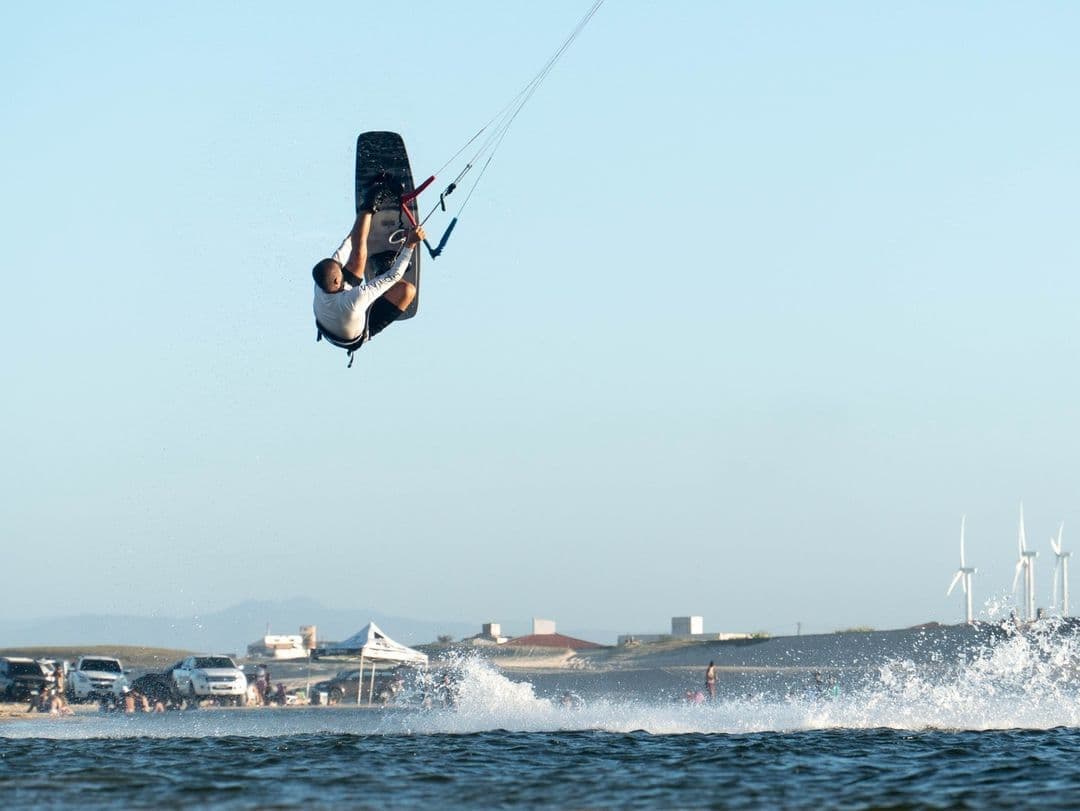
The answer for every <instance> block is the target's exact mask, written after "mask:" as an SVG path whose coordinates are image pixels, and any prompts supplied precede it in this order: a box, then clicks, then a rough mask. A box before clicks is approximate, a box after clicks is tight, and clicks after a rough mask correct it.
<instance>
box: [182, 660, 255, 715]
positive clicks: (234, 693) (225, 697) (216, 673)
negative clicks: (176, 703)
mask: <svg viewBox="0 0 1080 811" xmlns="http://www.w3.org/2000/svg"><path fill="white" fill-rule="evenodd" d="M172 677H173V681H174V682H176V690H177V692H178V693H179V694H180V695H181V696H183V697H184V698H187V699H189V700H191V701H195V702H197V701H199V700H200V699H203V698H214V699H216V700H218V701H219V702H221V703H230V704H236V705H237V706H240V705H243V704H245V703H247V676H245V675H244V671H242V670H241V669H240V668H238V667H237V666H236V663H235V662H234V661H233V660H232V659H230V658H229V657H228V656H189V657H188V658H187V659H185V660H184V661H182V662H181V663H180V664H179V665H178V666H177V667H175V668H173V671H172Z"/></svg>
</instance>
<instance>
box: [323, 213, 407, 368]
mask: <svg viewBox="0 0 1080 811" xmlns="http://www.w3.org/2000/svg"><path fill="white" fill-rule="evenodd" d="M372 213H373V212H372V211H371V210H369V209H367V210H362V211H361V212H360V213H359V214H357V215H356V222H355V223H354V224H353V227H352V230H351V231H350V232H349V234H348V236H346V237H345V240H344V241H343V242H342V243H341V247H339V248H338V249H337V250H336V251H335V252H334V255H333V256H332V257H331V258H329V259H323V260H322V261H321V262H319V263H318V264H317V265H315V267H314V268H312V270H311V276H312V278H313V279H314V280H315V303H314V309H315V323H316V324H317V326H318V329H319V334H320V337H325V338H326V339H327V340H329V341H330V342H331V343H333V344H335V345H337V346H341V347H343V348H346V349H350V351H352V350H355V349H356V348H359V347H360V346H361V345H362V344H363V343H364V342H365V341H366V340H368V339H369V338H371V337H372V336H373V335H377V334H378V333H380V332H382V331H383V330H384V329H386V327H388V326H389V325H390V324H391V323H392V322H393V321H395V320H396V319H397V318H399V317H400V316H401V315H402V313H404V312H405V311H406V310H407V309H408V308H409V305H410V304H412V301H413V299H414V298H416V286H415V285H413V284H411V283H410V282H406V281H403V280H402V277H403V276H404V275H405V271H406V269H407V268H408V267H409V260H410V259H411V258H412V254H413V249H414V248H415V247H416V245H417V244H419V243H420V242H421V241H422V240H423V239H424V229H423V228H419V227H418V228H410V229H408V232H407V234H406V237H405V244H404V245H403V246H402V248H401V250H400V251H398V252H397V255H396V256H394V257H393V259H392V261H391V262H390V266H389V267H388V268H386V269H385V270H384V271H383V272H381V273H379V274H378V275H377V276H375V277H374V278H373V279H371V280H370V281H363V279H364V266H365V265H366V264H367V259H368V250H367V239H368V232H369V231H370V230H371V217H372ZM375 258H376V259H380V258H381V257H380V256H379V255H376V256H375ZM350 279H352V280H353V281H350Z"/></svg>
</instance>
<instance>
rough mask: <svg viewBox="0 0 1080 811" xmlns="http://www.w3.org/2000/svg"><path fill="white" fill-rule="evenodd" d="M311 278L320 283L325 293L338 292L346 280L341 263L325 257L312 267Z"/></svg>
mask: <svg viewBox="0 0 1080 811" xmlns="http://www.w3.org/2000/svg"><path fill="white" fill-rule="evenodd" d="M311 278H313V279H314V280H315V284H317V285H319V287H320V288H321V289H322V291H323V292H324V293H337V292H338V291H339V290H341V289H342V284H343V282H344V281H345V279H344V276H342V273H341V265H339V264H338V263H337V262H335V261H334V260H333V259H323V260H322V261H321V262H319V264H317V265H316V266H315V267H313V268H312V269H311Z"/></svg>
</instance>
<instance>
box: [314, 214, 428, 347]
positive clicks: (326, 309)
mask: <svg viewBox="0 0 1080 811" xmlns="http://www.w3.org/2000/svg"><path fill="white" fill-rule="evenodd" d="M412 252H413V249H412V248H411V247H409V248H404V249H402V250H401V251H399V252H398V255H397V256H396V257H394V261H393V262H392V263H391V264H390V268H389V269H388V270H387V271H386V272H385V273H383V274H382V275H380V276H376V277H375V278H374V279H372V280H371V281H370V282H364V283H363V284H358V285H357V286H356V287H353V286H352V285H350V284H349V283H348V282H345V289H344V290H342V291H341V292H340V293H327V292H326V291H324V290H323V289H322V288H321V287H319V285H317V284H316V285H315V303H314V310H315V320H316V321H318V322H319V324H321V325H322V327H323V329H325V330H328V331H329V332H331V333H333V335H334V336H336V337H338V338H343V339H344V340H346V341H355V340H356V339H357V338H359V337H360V336H361V335H363V334H364V324H365V322H366V321H367V311H368V309H369V308H370V307H371V305H372V304H374V303H375V299H377V298H379V296H381V295H382V294H383V293H385V292H386V291H387V290H389V289H390V288H391V287H393V286H394V285H395V284H397V283H398V282H400V281H401V278H402V277H403V276H404V275H405V270H406V268H408V267H409V260H410V259H412ZM351 254H352V234H349V236H347V237H345V241H344V242H342V243H341V247H339V248H338V249H337V250H336V251H334V255H333V257H332V258H333V259H334V261H336V262H337V263H338V264H340V265H341V266H342V267H344V265H345V263H346V262H347V261H349V256H350V255H351Z"/></svg>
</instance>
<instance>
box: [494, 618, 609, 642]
mask: <svg viewBox="0 0 1080 811" xmlns="http://www.w3.org/2000/svg"><path fill="white" fill-rule="evenodd" d="M532 624H533V632H532V633H531V634H528V635H526V636H516V637H514V638H513V639H511V640H509V641H507V642H506V643H505V645H506V646H507V647H518V648H559V649H560V650H567V649H569V650H589V649H592V648H603V647H605V646H604V645H601V644H599V643H597V642H589V641H587V640H584V639H575V638H574V637H572V636H566V635H565V634H560V633H557V632H556V630H555V620H545V619H537V618H535V617H534V618H533V621H532Z"/></svg>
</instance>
